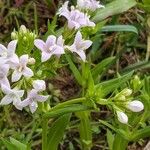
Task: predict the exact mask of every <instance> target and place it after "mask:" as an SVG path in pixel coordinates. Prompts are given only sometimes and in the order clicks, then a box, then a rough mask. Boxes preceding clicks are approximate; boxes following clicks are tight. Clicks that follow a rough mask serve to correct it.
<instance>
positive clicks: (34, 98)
mask: <svg viewBox="0 0 150 150" xmlns="http://www.w3.org/2000/svg"><path fill="white" fill-rule="evenodd" d="M48 97H49V96H44V95H39V94H38V91H37V90H35V89H32V90H31V91H30V92H29V93H28V97H27V98H26V99H25V100H24V101H22V102H21V107H22V108H23V107H26V106H29V108H30V111H31V113H34V112H35V111H36V109H37V107H38V103H37V102H45V101H46V100H47V99H48Z"/></svg>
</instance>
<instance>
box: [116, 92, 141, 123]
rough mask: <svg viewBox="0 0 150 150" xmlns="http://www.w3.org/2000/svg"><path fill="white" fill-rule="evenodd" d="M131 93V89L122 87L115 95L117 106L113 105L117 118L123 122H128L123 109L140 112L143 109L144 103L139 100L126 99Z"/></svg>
mask: <svg viewBox="0 0 150 150" xmlns="http://www.w3.org/2000/svg"><path fill="white" fill-rule="evenodd" d="M131 94H132V90H131V89H124V90H123V91H121V92H120V93H119V94H117V95H116V96H115V99H116V105H118V106H117V107H116V105H115V110H116V114H117V118H118V120H119V121H120V122H121V123H123V124H127V123H128V116H127V115H126V114H125V112H124V111H123V109H124V110H126V109H127V110H130V111H132V112H140V111H142V110H143V109H144V105H143V103H142V102H141V101H139V100H130V99H128V98H129V97H130V96H131ZM118 101H119V103H118ZM117 103H118V104H117ZM120 103H121V104H120ZM119 107H123V109H120V108H119Z"/></svg>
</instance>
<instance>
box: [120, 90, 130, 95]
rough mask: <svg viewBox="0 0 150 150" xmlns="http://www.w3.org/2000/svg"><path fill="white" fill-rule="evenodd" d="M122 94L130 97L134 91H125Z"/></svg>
mask: <svg viewBox="0 0 150 150" xmlns="http://www.w3.org/2000/svg"><path fill="white" fill-rule="evenodd" d="M122 94H123V95H124V96H130V95H131V94H132V90H131V89H124V90H123V91H122Z"/></svg>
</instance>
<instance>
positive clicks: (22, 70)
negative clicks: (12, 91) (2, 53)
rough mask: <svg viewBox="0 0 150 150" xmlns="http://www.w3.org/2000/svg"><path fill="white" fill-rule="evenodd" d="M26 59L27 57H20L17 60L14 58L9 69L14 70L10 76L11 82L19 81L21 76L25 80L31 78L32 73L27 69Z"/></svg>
mask: <svg viewBox="0 0 150 150" xmlns="http://www.w3.org/2000/svg"><path fill="white" fill-rule="evenodd" d="M28 59H29V56H28V55H22V56H21V57H20V58H18V56H16V57H14V59H13V60H12V64H11V68H12V69H13V70H14V72H13V74H12V82H16V81H18V80H20V78H21V76H22V75H23V76H25V77H27V78H30V77H32V76H33V71H32V70H31V69H30V68H28V67H27V64H28Z"/></svg>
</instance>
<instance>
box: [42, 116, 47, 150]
mask: <svg viewBox="0 0 150 150" xmlns="http://www.w3.org/2000/svg"><path fill="white" fill-rule="evenodd" d="M47 129H48V119H46V118H42V150H46V149H47Z"/></svg>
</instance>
